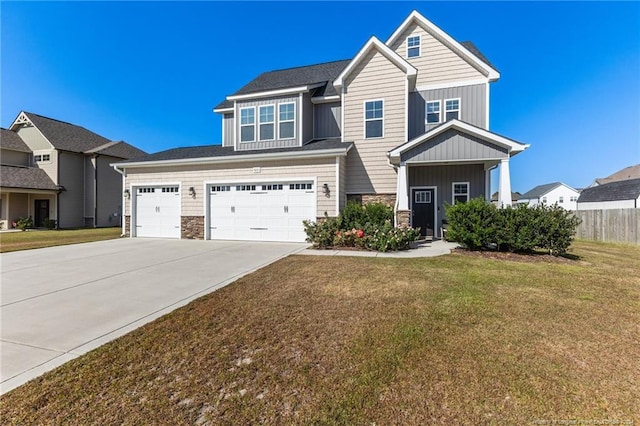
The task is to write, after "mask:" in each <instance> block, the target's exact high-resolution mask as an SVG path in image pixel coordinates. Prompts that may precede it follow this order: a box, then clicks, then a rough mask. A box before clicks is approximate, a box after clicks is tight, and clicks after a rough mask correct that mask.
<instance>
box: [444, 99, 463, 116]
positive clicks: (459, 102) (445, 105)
mask: <svg viewBox="0 0 640 426" xmlns="http://www.w3.org/2000/svg"><path fill="white" fill-rule="evenodd" d="M447 101H458V109H454V110H451V111H447ZM443 103H444V116H443V119H444V121H445V122H446V121H449V120H447V112H454V111H456V112H457V113H458V117H457V120H460V112H461V111H462V100H461V98H449V99H445V100H444V102H443Z"/></svg>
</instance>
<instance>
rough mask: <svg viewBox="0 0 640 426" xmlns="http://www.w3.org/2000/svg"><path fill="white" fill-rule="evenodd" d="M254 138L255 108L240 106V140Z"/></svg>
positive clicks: (250, 140)
mask: <svg viewBox="0 0 640 426" xmlns="http://www.w3.org/2000/svg"><path fill="white" fill-rule="evenodd" d="M255 138H256V109H255V108H254V107H251V108H240V142H253V141H254V140H255Z"/></svg>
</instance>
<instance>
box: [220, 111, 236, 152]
mask: <svg viewBox="0 0 640 426" xmlns="http://www.w3.org/2000/svg"><path fill="white" fill-rule="evenodd" d="M222 125H223V126H224V138H223V140H222V146H233V114H225V115H224V116H223V117H222Z"/></svg>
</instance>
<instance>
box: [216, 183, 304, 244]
mask: <svg viewBox="0 0 640 426" xmlns="http://www.w3.org/2000/svg"><path fill="white" fill-rule="evenodd" d="M315 219H316V191H315V188H314V183H313V182H273V183H266V184H265V183H242V184H235V185H233V184H224V185H211V186H210V187H209V236H210V238H211V239H216V240H247V241H297V242H303V241H304V240H305V238H306V235H305V233H304V226H303V225H302V221H303V220H315Z"/></svg>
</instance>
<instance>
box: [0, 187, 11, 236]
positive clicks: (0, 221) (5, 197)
mask: <svg viewBox="0 0 640 426" xmlns="http://www.w3.org/2000/svg"><path fill="white" fill-rule="evenodd" d="M8 201H9V194H0V229H8V228H9V227H10V226H11V225H10V224H9V220H8V219H7V218H8V217H9V206H8V205H7V202H8Z"/></svg>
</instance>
